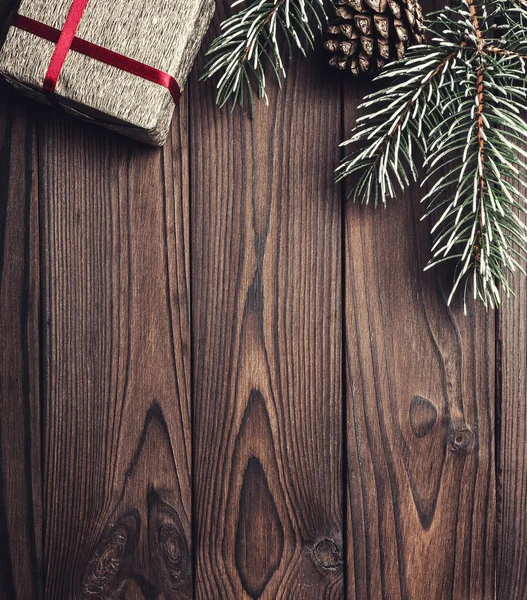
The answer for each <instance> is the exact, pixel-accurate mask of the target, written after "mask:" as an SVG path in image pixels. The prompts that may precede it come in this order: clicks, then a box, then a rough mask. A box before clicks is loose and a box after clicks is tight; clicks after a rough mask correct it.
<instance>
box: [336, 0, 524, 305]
mask: <svg viewBox="0 0 527 600" xmlns="http://www.w3.org/2000/svg"><path fill="white" fill-rule="evenodd" d="M526 6H527V5H526V3H525V2H524V0H491V1H488V2H484V1H482V0H462V2H461V3H460V4H459V5H457V6H455V7H447V8H445V9H444V10H443V11H441V12H439V13H437V14H436V15H434V16H433V20H432V22H431V24H430V26H429V29H430V32H431V41H430V43H429V44H428V45H424V46H418V47H415V48H413V49H412V50H411V51H410V52H409V54H408V55H407V57H405V58H404V59H403V60H402V61H400V62H399V63H395V64H393V65H391V66H388V68H387V69H386V70H385V72H384V73H383V74H381V77H380V78H379V79H380V80H381V81H382V80H383V79H384V82H388V84H387V85H386V86H385V88H384V89H383V90H380V91H378V92H376V93H375V94H372V95H371V96H370V97H369V98H368V99H367V100H366V102H364V103H363V105H362V107H361V108H362V111H363V112H365V113H366V114H363V115H362V116H361V117H360V119H359V120H358V122H357V127H356V129H355V132H354V135H353V137H352V138H351V140H349V141H348V142H346V143H352V144H353V149H352V152H351V154H350V155H348V156H347V157H345V158H344V159H343V161H342V163H341V165H340V166H339V168H338V169H337V172H336V175H337V179H338V180H340V179H342V178H343V177H345V176H347V175H349V174H354V175H355V176H356V178H357V181H358V183H357V185H356V186H355V187H354V188H353V189H352V191H351V193H350V195H351V197H352V198H353V199H354V200H362V201H365V202H368V201H369V200H370V199H372V198H373V200H374V201H376V200H377V199H379V198H380V199H381V200H382V201H383V202H384V203H386V200H387V199H388V198H393V197H395V196H396V195H397V192H398V191H399V190H400V189H404V188H405V187H406V186H407V185H408V184H409V181H410V177H409V176H408V172H409V171H410V172H411V174H412V175H413V179H417V173H418V172H419V170H418V168H417V164H416V159H417V157H416V153H415V149H416V148H417V149H418V150H420V152H419V153H418V154H420V155H421V156H422V158H423V159H424V162H423V168H424V172H425V177H424V181H423V182H422V185H423V186H425V185H426V186H428V187H429V191H428V193H427V194H426V195H425V196H424V198H423V200H424V201H428V202H429V206H428V210H427V212H426V215H425V218H427V217H430V216H432V217H433V219H435V221H436V222H435V225H434V227H433V234H434V240H433V245H432V257H431V260H430V263H429V267H433V266H435V265H437V264H438V263H441V262H444V261H455V262H456V264H457V268H456V274H455V278H454V283H453V289H452V293H451V295H450V298H449V302H450V301H451V299H452V297H453V295H454V293H455V292H456V290H457V289H459V288H460V287H461V288H462V289H463V290H464V294H465V297H466V294H467V291H468V289H469V287H470V286H469V284H471V285H472V291H473V294H474V297H476V298H479V299H480V300H481V301H482V302H483V303H484V304H485V305H486V306H490V307H494V306H496V305H498V304H499V302H500V287H501V288H502V289H505V291H506V292H507V293H510V291H511V289H510V285H509V282H508V276H509V273H513V272H516V271H518V270H520V271H522V272H523V271H524V268H525V261H526V249H527V227H526V226H525V224H524V223H523V221H522V220H521V219H520V218H519V216H518V215H519V214H520V213H524V214H527V208H526V207H527V199H526V198H525V196H524V195H523V193H522V192H521V190H522V188H524V186H525V182H526V181H527V167H526V161H525V159H526V158H527V151H526V150H525V149H524V145H525V144H527V125H526V123H525V119H524V111H525V106H526V104H527V86H526V80H527V77H526V65H527V33H526V32H527V11H526ZM414 61H417V62H414ZM413 67H415V68H413ZM416 73H418V75H419V76H418V77H416ZM412 94H413V95H412ZM409 114H411V116H412V118H407V115H409Z"/></svg>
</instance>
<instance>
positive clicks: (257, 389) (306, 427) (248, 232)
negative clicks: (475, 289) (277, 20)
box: [0, 0, 527, 600]
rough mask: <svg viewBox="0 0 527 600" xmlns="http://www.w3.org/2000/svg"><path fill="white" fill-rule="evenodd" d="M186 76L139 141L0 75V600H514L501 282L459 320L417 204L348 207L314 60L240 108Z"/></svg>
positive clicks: (526, 427) (516, 508) (526, 554)
mask: <svg viewBox="0 0 527 600" xmlns="http://www.w3.org/2000/svg"><path fill="white" fill-rule="evenodd" d="M8 4H9V0H1V1H0V9H2V10H0V13H2V12H4V9H5V8H6V7H7V6H8ZM222 11H223V9H222V8H220V10H219V13H218V15H217V16H216V18H215V21H214V23H213V25H212V28H211V32H210V33H209V38H208V39H209V40H210V39H211V37H212V36H213V35H214V33H215V32H217V31H218V23H219V19H220V18H221V16H222V15H223V12H222ZM202 67H203V55H202V54H201V55H200V57H199V59H198V63H197V66H196V69H195V70H194V72H193V74H192V76H191V78H190V80H189V83H188V86H187V90H186V93H185V95H184V98H183V101H182V103H181V105H180V107H179V108H178V110H177V113H176V116H175V118H174V123H173V128H172V134H171V137H170V140H169V142H168V143H167V145H166V147H165V148H164V149H163V150H152V149H148V148H145V147H142V146H140V145H138V144H135V143H133V142H130V141H128V140H126V139H122V138H119V137H117V136H115V135H113V134H111V133H108V132H106V131H104V130H100V129H97V128H93V127H90V126H87V125H85V124H82V123H79V122H77V121H74V120H73V119H70V118H68V117H66V116H64V115H61V114H59V113H57V112H55V111H54V110H52V109H48V108H45V107H40V106H37V105H35V104H33V103H31V102H28V101H25V100H23V99H20V98H19V97H18V96H16V95H15V94H14V93H13V92H12V91H10V90H9V89H8V88H7V87H6V86H5V85H3V84H2V85H1V86H0V599H1V600H26V599H27V600H37V599H38V600H41V599H45V600H79V599H80V600H88V599H92V598H95V599H97V600H108V599H110V598H113V599H117V600H123V599H124V600H139V599H145V600H150V599H156V598H160V599H167V600H175V599H179V598H199V599H203V600H230V599H237V598H240V599H243V598H247V599H251V598H254V599H255V598H262V599H269V600H272V599H275V598H282V599H286V600H289V599H294V598H305V599H313V600H318V599H323V598H326V599H330V598H331V599H333V598H335V599H336V598H339V599H340V598H349V599H354V600H385V599H386V600H392V599H393V600H428V599H430V600H491V599H494V598H497V599H498V600H509V599H511V600H527V551H526V548H527V525H526V517H527V515H526V512H527V450H526V448H527V420H526V419H527V408H526V406H527V404H526V403H527V393H526V390H527V386H526V368H527V365H526V362H525V361H526V348H525V345H526V343H527V331H526V330H525V316H526V314H525V313H526V310H525V298H526V297H527V286H526V283H525V280H522V279H520V280H518V282H517V285H518V297H517V298H516V299H515V300H512V301H508V302H507V303H506V304H505V305H504V308H503V309H502V310H501V311H500V312H499V313H493V312H490V313H486V312H485V311H484V310H483V309H481V308H480V307H476V308H475V307H473V306H469V314H468V315H467V316H464V315H463V313H462V308H461V307H460V306H458V305H457V304H454V306H452V307H447V305H446V301H445V295H446V290H447V286H448V277H449V274H448V273H445V272H427V273H423V272H422V268H423V266H424V265H425V263H426V260H427V256H428V249H429V245H430V241H429V234H428V227H427V224H426V223H422V222H421V221H420V218H421V214H422V207H421V206H420V205H419V202H418V198H419V194H418V192H417V191H412V192H411V193H409V194H408V195H407V197H401V198H400V199H399V200H398V201H397V202H394V203H392V204H391V205H390V206H389V207H388V208H387V209H386V210H382V209H379V210H377V211H374V210H373V208H372V207H361V206H354V205H350V204H349V203H347V202H345V201H344V197H345V189H343V188H341V187H339V186H335V185H334V184H333V182H332V170H333V168H334V166H335V165H336V164H337V162H338V158H339V149H338V147H337V143H338V142H339V141H340V140H341V139H343V138H344V136H345V134H346V133H348V132H349V130H350V129H351V127H352V124H353V120H354V118H355V116H356V107H357V104H358V101H359V98H360V97H361V94H362V93H363V92H364V91H365V88H364V87H361V86H360V85H358V84H357V83H356V82H354V81H350V80H342V79H339V78H338V77H336V76H335V75H334V74H332V73H331V72H330V71H329V70H328V69H327V68H326V66H325V64H324V57H323V56H320V55H316V56H314V57H310V58H309V59H307V60H304V61H302V60H296V61H295V62H294V63H293V65H292V67H291V69H290V71H289V76H288V78H287V80H286V82H285V83H284V86H283V88H282V89H281V90H280V91H279V90H278V89H277V86H276V85H275V84H274V83H271V84H270V94H269V106H265V104H264V103H259V104H258V105H257V106H256V112H255V116H254V119H253V120H250V119H249V118H248V117H247V115H246V114H243V113H242V112H240V111H238V110H235V111H234V112H232V113H231V112H230V111H229V110H225V109H224V110H218V109H217V108H216V107H215V105H214V84H213V83H206V84H203V83H199V82H198V76H199V73H200V72H201V70H202Z"/></svg>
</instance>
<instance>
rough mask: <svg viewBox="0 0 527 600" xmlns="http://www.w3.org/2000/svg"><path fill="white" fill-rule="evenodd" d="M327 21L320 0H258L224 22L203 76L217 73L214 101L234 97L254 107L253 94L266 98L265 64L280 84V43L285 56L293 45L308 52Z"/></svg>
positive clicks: (221, 102)
mask: <svg viewBox="0 0 527 600" xmlns="http://www.w3.org/2000/svg"><path fill="white" fill-rule="evenodd" d="M237 4H239V2H236V3H234V4H233V7H234V6H236V5H237ZM326 20H327V16H326V13H325V10H324V6H323V4H322V1H321V0H271V1H270V0H257V1H256V2H252V3H251V4H249V5H248V6H246V7H245V8H244V9H242V10H240V11H239V12H238V13H236V14H234V15H233V16H231V17H230V18H228V19H227V20H226V21H224V22H223V24H222V26H221V28H222V33H221V34H220V35H219V36H218V37H217V38H216V39H215V40H214V41H213V43H212V44H211V46H210V48H209V50H208V52H207V55H208V56H210V59H209V62H208V63H207V65H206V67H205V72H204V75H203V76H202V79H209V78H211V77H213V76H218V77H219V79H218V83H217V96H216V102H217V104H218V105H219V106H220V107H221V106H224V105H225V104H226V103H227V102H228V101H229V100H232V101H233V104H241V105H242V106H243V104H244V102H245V101H246V100H249V102H250V105H251V111H252V108H253V96H254V95H255V94H256V95H257V96H258V97H259V98H263V99H264V100H265V101H267V94H266V83H267V82H266V68H267V66H268V65H270V68H271V71H272V72H273V74H274V76H275V77H276V79H277V81H278V83H279V84H281V82H282V80H283V78H285V76H286V68H285V58H284V56H283V50H282V45H283V44H282V42H283V41H284V40H285V47H286V48H287V50H288V54H289V58H290V57H291V55H292V51H293V48H295V47H296V48H297V49H298V50H300V52H301V53H302V54H306V53H307V51H308V50H310V49H312V48H313V47H314V43H315V36H316V31H317V30H321V29H322V23H323V22H325V21H326Z"/></svg>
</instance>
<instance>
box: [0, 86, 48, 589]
mask: <svg viewBox="0 0 527 600" xmlns="http://www.w3.org/2000/svg"><path fill="white" fill-rule="evenodd" d="M28 109H29V110H30V107H29V106H28V104H27V103H25V102H23V103H20V102H18V100H17V98H16V97H15V95H14V94H13V93H11V92H9V91H7V89H6V86H5V85H4V84H3V83H1V84H0V599H1V600H12V599H16V598H32V599H33V598H34V599H35V600H38V599H39V598H41V560H42V545H41V486H40V465H41V460H40V397H39V326H38V319H39V254H38V250H39V232H38V197H37V193H36V188H37V183H38V181H37V176H36V169H35V166H36V152H35V147H36V143H35V140H36V137H35V126H34V122H33V119H32V118H31V117H30V116H29V114H30V113H29V111H28Z"/></svg>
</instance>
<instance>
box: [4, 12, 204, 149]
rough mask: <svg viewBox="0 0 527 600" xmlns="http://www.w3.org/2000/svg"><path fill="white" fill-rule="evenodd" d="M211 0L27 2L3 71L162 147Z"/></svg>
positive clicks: (36, 93) (37, 94)
mask: <svg viewBox="0 0 527 600" xmlns="http://www.w3.org/2000/svg"><path fill="white" fill-rule="evenodd" d="M213 12H214V1H213V0H148V1H147V2H145V1H144V0H22V2H21V3H20V6H19V9H18V11H17V13H16V14H15V15H13V17H12V21H11V25H10V27H9V30H8V32H7V36H6V39H5V42H4V44H3V46H2V48H1V50H0V73H2V74H3V75H4V77H5V78H6V79H7V80H8V81H9V82H10V83H11V84H12V85H13V86H14V87H16V88H17V89H18V90H20V91H21V92H22V93H24V94H25V95H27V96H30V97H32V98H35V99H38V100H41V101H42V102H46V103H49V104H54V105H58V106H59V107H60V108H61V109H63V110H64V111H66V112H68V113H71V114H73V115H76V116H79V117H82V118H84V119H88V120H90V121H95V122H97V123H99V124H102V125H104V126H105V127H108V128H109V129H112V130H115V131H118V132H119V133H122V134H125V135H128V136H130V137H133V138H136V139H139V140H141V141H144V142H147V143H150V144H153V145H156V146H160V145H162V144H163V143H164V141H165V139H166V137H167V134H168V130H169V127H170V121H171V118H172V114H173V111H174V107H175V104H176V103H177V101H178V99H179V96H180V93H181V90H182V88H183V85H184V83H185V81H186V79H187V76H188V74H189V72H190V69H191V67H192V63H193V61H194V58H195V56H196V54H197V52H198V49H199V47H200V45H201V42H202V40H203V37H204V35H205V33H206V31H207V28H208V26H209V23H210V20H211V18H212V15H213Z"/></svg>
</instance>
